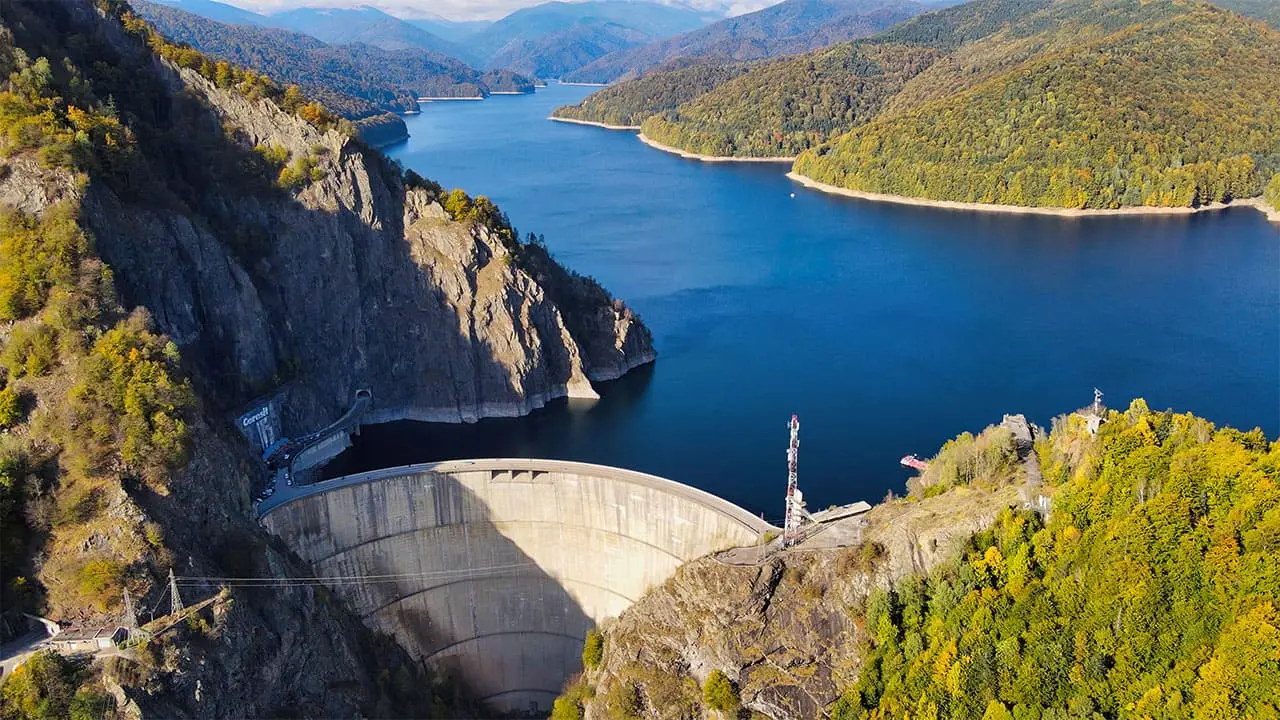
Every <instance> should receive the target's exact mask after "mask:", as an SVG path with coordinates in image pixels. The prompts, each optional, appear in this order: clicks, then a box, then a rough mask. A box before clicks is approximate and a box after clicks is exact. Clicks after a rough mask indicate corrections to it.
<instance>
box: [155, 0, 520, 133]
mask: <svg viewBox="0 0 1280 720" xmlns="http://www.w3.org/2000/svg"><path fill="white" fill-rule="evenodd" d="M136 6H137V10H138V12H139V13H140V14H141V15H142V16H143V17H145V18H146V19H147V20H148V21H150V22H151V23H153V24H154V25H155V26H156V27H157V28H158V29H159V30H160V32H161V33H163V34H164V35H165V36H166V37H168V38H170V39H172V40H173V41H174V42H181V43H187V44H189V45H191V46H193V47H195V48H196V49H198V50H200V51H202V52H206V53H208V54H210V55H213V56H215V57H217V58H220V59H223V60H227V61H228V62H233V63H236V64H239V65H244V66H247V67H253V68H257V69H259V70H261V71H262V72H265V73H268V74H270V75H272V76H273V77H277V78H279V79H281V80H284V81H286V82H290V83H294V84H297V85H299V86H301V87H302V88H304V89H305V90H306V91H307V92H308V93H309V94H312V95H314V96H316V97H318V98H320V99H321V100H323V101H324V102H325V104H326V105H327V106H329V107H331V108H333V109H334V110H336V111H338V112H340V113H342V114H343V115H344V116H347V117H350V118H358V117H365V116H368V115H370V114H373V112H374V111H375V110H380V111H391V112H403V111H406V110H416V109H417V101H416V98H418V97H423V96H433V97H434V96H440V97H483V96H485V95H487V94H488V93H489V92H492V91H516V92H531V91H532V90H533V85H532V82H531V81H529V80H528V79H526V78H523V77H520V76H518V75H515V74H513V73H510V72H499V71H490V72H485V73H482V72H480V71H477V70H474V69H472V68H470V67H468V66H467V65H465V64H464V63H462V62H461V61H459V60H456V59H454V58H451V57H448V56H446V55H441V54H439V53H436V52H432V51H430V50H424V49H417V48H409V49H401V50H394V51H389V50H383V49H381V48H378V47H374V46H371V45H363V44H349V45H328V44H326V43H324V42H322V41H320V40H318V39H316V38H314V37H311V36H308V35H303V34H300V33H295V32H289V31H286V30H278V29H273V28H264V27H255V26H250V25H227V24H223V23H218V22H214V21H212V20H209V19H207V18H204V17H201V16H199V15H195V14H192V13H189V12H185V11H183V10H180V9H178V8H174V7H170V6H168V5H161V4H157V3H150V2H146V1H145V0H139V2H137V3H136ZM351 98H355V99H356V101H353V100H352V99H351ZM359 100H363V101H365V102H364V103H360V102H358V101H359Z"/></svg>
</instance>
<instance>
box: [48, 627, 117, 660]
mask: <svg viewBox="0 0 1280 720" xmlns="http://www.w3.org/2000/svg"><path fill="white" fill-rule="evenodd" d="M127 637H129V631H128V630H126V629H124V628H123V627H120V626H118V625H117V626H107V627H102V628H67V629H66V630H63V631H62V632H60V633H58V634H57V635H54V636H53V637H51V638H49V639H48V640H46V641H45V645H46V646H48V647H49V648H50V649H52V650H56V651H58V652H59V653H62V654H63V655H78V654H92V653H96V652H98V651H100V650H110V649H112V648H114V647H116V645H118V644H120V643H122V642H124V641H125V638H127Z"/></svg>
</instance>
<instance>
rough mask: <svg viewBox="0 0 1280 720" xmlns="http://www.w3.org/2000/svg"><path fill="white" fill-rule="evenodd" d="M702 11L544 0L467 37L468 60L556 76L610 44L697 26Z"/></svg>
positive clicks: (614, 1) (626, 1)
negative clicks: (548, 0) (544, 1)
mask: <svg viewBox="0 0 1280 720" xmlns="http://www.w3.org/2000/svg"><path fill="white" fill-rule="evenodd" d="M709 19H710V18H708V17H707V16H706V15H705V14H702V13H697V12H694V11H692V10H687V9H684V8H679V7H668V6H665V5H659V4H657V3H651V2H640V1H634V2H633V1H631V0H623V1H619V0H590V1H589V2H572V3H569V2H548V3H542V4H541V5H534V6H533V7H529V8H523V9H520V10H517V11H515V12H513V13H511V14H510V15H508V16H506V17H504V18H502V19H501V20H499V21H497V22H495V23H493V24H492V25H489V26H488V27H486V28H485V29H484V30H482V31H480V32H477V33H475V34H474V35H471V36H469V37H467V39H466V43H465V45H466V47H467V51H468V52H469V53H471V54H470V55H469V57H471V58H473V61H474V62H476V63H478V64H481V65H484V66H486V67H501V68H510V69H512V70H515V71H516V72H521V73H526V74H533V75H537V76H539V77H559V76H561V75H563V74H565V73H567V72H569V71H571V70H576V69H578V68H580V67H582V66H583V65H586V64H587V63H589V62H591V61H593V60H595V59H596V58H599V57H601V56H603V55H607V54H609V53H611V52H614V51H616V50H621V49H624V48H629V47H635V46H637V45H642V44H644V43H647V42H651V41H653V40H657V39H659V38H665V37H669V36H671V35H675V34H677V33H681V32H684V31H686V30H692V29H694V28H698V27H701V26H703V25H705V24H706V22H707V21H708V20H709Z"/></svg>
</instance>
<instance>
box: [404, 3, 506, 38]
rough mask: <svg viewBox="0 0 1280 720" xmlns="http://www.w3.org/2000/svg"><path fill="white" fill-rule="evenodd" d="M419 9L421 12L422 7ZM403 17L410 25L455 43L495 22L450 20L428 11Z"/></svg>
mask: <svg viewBox="0 0 1280 720" xmlns="http://www.w3.org/2000/svg"><path fill="white" fill-rule="evenodd" d="M418 11H419V12H421V10H420V9H419V10H418ZM403 19H404V21H405V22H407V23H409V24H410V25H413V26H414V27H419V28H422V29H423V30H426V31H427V32H429V33H431V34H432V35H435V36H436V37H438V38H441V39H443V40H447V41H449V42H451V43H454V44H455V45H456V44H458V43H460V42H461V41H462V40H464V39H465V38H466V37H467V36H469V35H474V34H476V33H478V32H480V31H481V30H484V29H485V28H487V27H489V26H490V25H492V24H493V21H491V20H450V19H448V18H445V17H441V16H439V15H434V14H432V13H426V16H425V17H409V16H406V17H404V18H403Z"/></svg>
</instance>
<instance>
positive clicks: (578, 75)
mask: <svg viewBox="0 0 1280 720" xmlns="http://www.w3.org/2000/svg"><path fill="white" fill-rule="evenodd" d="M925 9H926V7H925V6H924V5H922V4H921V3H918V2H914V1H913V0H785V1H784V2H781V3H778V4H777V5H773V6H771V7H767V8H765V9H763V10H759V11H757V12H754V13H750V14H747V15H741V16H739V17H733V18H728V19H725V20H721V21H719V22H716V23H713V24H711V25H708V26H706V27H703V28H700V29H697V30H693V31H691V32H687V33H684V34H681V35H676V36H675V37H671V38H667V39H664V40H658V41H656V42H653V43H650V44H647V45H643V46H641V47H637V48H632V49H627V50H622V51H619V52H615V53H612V54H609V55H605V56H604V57H601V58H600V59H598V60H596V61H594V62H592V63H590V64H587V65H585V66H583V67H582V68H580V69H578V70H575V71H574V72H571V73H568V74H567V75H566V76H565V77H564V78H563V79H565V80H567V81H571V82H594V83H608V82H613V81H615V80H618V79H625V78H628V77H635V76H637V75H639V74H640V73H642V72H644V71H646V70H649V69H652V68H655V67H658V66H659V65H662V64H663V63H666V62H669V61H671V60H674V59H676V58H680V57H706V58H718V59H724V60H733V61H747V60H760V59H763V58H770V57H775V56H778V55H789V54H795V53H801V52H806V51H808V50H813V49H815V48H819V47H822V46H824V45H830V44H832V43H836V42H843V41H846V40H852V39H855V38H859V37H865V36H867V35H872V34H874V33H876V32H879V31H881V30H884V29H885V28H888V27H889V26H891V25H893V24H895V23H898V22H901V21H903V20H906V19H907V18H909V17H911V16H913V15H916V14H919V13H921V12H923V11H924V10H925Z"/></svg>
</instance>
